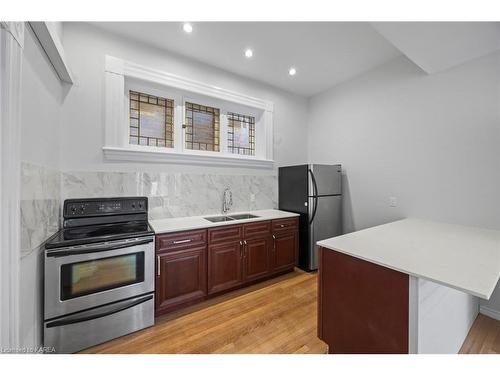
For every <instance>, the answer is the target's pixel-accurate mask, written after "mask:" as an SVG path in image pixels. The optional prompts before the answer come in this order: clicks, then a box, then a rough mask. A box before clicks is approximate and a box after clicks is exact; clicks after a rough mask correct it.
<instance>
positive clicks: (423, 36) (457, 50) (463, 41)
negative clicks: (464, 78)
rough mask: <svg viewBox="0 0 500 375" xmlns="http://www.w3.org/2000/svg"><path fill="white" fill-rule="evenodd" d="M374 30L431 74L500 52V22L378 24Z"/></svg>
mask: <svg viewBox="0 0 500 375" xmlns="http://www.w3.org/2000/svg"><path fill="white" fill-rule="evenodd" d="M372 26H373V27H374V28H375V29H376V30H378V31H379V32H380V34H382V35H383V36H384V37H385V38H386V39H387V40H389V41H390V42H391V43H392V44H394V45H395V46H396V47H397V48H398V49H399V50H401V51H402V52H403V53H404V54H405V55H406V56H407V57H408V58H410V59H411V60H412V61H413V62H414V63H415V64H417V65H418V66H420V68H422V69H423V70H424V71H425V72H427V73H430V74H431V73H437V72H440V71H443V70H446V69H449V68H451V67H453V66H456V65H459V64H462V63H464V62H466V61H469V60H472V59H474V58H478V57H481V56H484V55H487V54H489V53H491V52H493V51H497V50H499V49H500V23H499V22H376V23H373V24H372Z"/></svg>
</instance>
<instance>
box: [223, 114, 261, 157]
mask: <svg viewBox="0 0 500 375" xmlns="http://www.w3.org/2000/svg"><path fill="white" fill-rule="evenodd" d="M227 136H228V138H227V150H228V152H231V153H233V154H239V155H255V117H252V116H245V115H241V114H238V113H232V112H228V114H227Z"/></svg>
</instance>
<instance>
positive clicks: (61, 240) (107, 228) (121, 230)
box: [45, 221, 154, 249]
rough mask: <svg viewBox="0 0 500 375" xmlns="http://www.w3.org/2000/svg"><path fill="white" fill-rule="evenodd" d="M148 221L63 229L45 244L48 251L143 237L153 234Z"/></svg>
mask: <svg viewBox="0 0 500 375" xmlns="http://www.w3.org/2000/svg"><path fill="white" fill-rule="evenodd" d="M153 233H154V232H153V230H152V229H151V227H150V226H149V224H148V222H147V221H129V222H125V223H114V224H99V225H88V226H81V227H74V228H65V229H61V230H60V231H59V232H57V233H56V234H55V235H54V236H52V237H51V238H49V240H48V241H47V242H46V243H45V248H46V249H52V248H57V247H66V246H75V245H82V244H87V243H95V242H102V241H111V240H119V239H126V238H134V237H142V236H146V235H150V234H153Z"/></svg>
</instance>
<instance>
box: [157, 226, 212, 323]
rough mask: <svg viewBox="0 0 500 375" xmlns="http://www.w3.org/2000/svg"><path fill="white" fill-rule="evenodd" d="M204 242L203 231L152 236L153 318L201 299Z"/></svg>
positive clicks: (204, 283)
mask: <svg viewBox="0 0 500 375" xmlns="http://www.w3.org/2000/svg"><path fill="white" fill-rule="evenodd" d="M206 239H207V231H206V230H205V229H203V230H195V231H185V232H177V233H169V234H162V235H158V236H156V282H155V305H156V306H155V313H156V315H160V314H164V313H167V312H170V311H173V310H176V309H178V308H181V307H184V306H187V305H190V304H193V303H196V302H199V301H202V300H203V299H205V297H206V295H207V245H206Z"/></svg>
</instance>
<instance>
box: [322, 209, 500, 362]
mask: <svg viewBox="0 0 500 375" xmlns="http://www.w3.org/2000/svg"><path fill="white" fill-rule="evenodd" d="M318 246H319V258H320V261H319V277H318V283H319V290H318V294H319V301H318V302H319V306H318V336H319V337H320V338H321V339H322V340H323V341H325V342H326V343H327V344H328V345H329V352H330V353H457V352H458V351H459V349H460V347H461V345H462V343H463V340H464V339H465V337H466V336H467V333H468V331H469V329H470V327H471V325H472V323H473V322H474V319H475V317H476V316H477V313H478V305H479V302H478V301H479V300H478V299H479V298H483V299H489V298H490V297H491V294H492V293H493V290H494V289H495V286H496V284H497V282H498V279H499V277H500V231H497V230H488V229H481V228H474V227H466V226H460V225H452V224H445V223H437V222H431V221H425V220H419V219H404V220H399V221H395V222H392V223H389V224H384V225H380V226H376V227H372V228H368V229H364V230H361V231H358V232H353V233H350V234H346V235H343V236H338V237H334V238H330V239H327V240H323V241H319V242H318Z"/></svg>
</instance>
